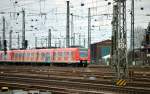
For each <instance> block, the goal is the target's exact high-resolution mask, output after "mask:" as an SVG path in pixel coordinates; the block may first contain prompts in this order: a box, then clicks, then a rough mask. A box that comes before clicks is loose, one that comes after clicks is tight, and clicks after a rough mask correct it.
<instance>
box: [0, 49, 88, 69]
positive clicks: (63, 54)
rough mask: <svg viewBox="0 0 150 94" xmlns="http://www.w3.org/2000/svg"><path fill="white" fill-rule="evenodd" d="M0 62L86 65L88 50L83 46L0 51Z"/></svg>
mask: <svg viewBox="0 0 150 94" xmlns="http://www.w3.org/2000/svg"><path fill="white" fill-rule="evenodd" d="M0 62H10V63H17V64H18V63H19V64H25V63H26V64H27V63H30V64H31V63H34V64H51V63H52V64H75V65H81V66H82V65H84V66H87V65H88V64H89V63H90V50H88V49H85V48H57V49H30V50H10V51H7V54H6V55H5V54H4V51H0Z"/></svg>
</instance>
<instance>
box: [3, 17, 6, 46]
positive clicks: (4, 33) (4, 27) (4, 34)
mask: <svg viewBox="0 0 150 94" xmlns="http://www.w3.org/2000/svg"><path fill="white" fill-rule="evenodd" d="M5 27H6V26H5V17H4V16H3V49H4V41H5V40H6V38H5V32H6V31H5Z"/></svg>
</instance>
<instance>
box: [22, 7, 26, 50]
mask: <svg viewBox="0 0 150 94" xmlns="http://www.w3.org/2000/svg"><path fill="white" fill-rule="evenodd" d="M22 49H25V10H24V9H22Z"/></svg>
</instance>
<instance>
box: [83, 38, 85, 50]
mask: <svg viewBox="0 0 150 94" xmlns="http://www.w3.org/2000/svg"><path fill="white" fill-rule="evenodd" d="M83 41H84V48H85V37H84V39H83Z"/></svg>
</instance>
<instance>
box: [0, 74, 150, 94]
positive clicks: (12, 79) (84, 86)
mask: <svg viewBox="0 0 150 94" xmlns="http://www.w3.org/2000/svg"><path fill="white" fill-rule="evenodd" d="M4 79H5V80H4ZM0 81H1V82H3V81H6V82H8V83H16V81H17V84H18V85H19V84H27V83H28V84H29V83H30V84H29V85H30V88H31V87H34V88H36V89H39V88H38V86H39V85H40V86H41V87H42V86H49V87H54V86H55V87H65V88H66V89H68V88H69V89H77V90H85V91H88V92H90V91H92V92H93V91H95V92H101V91H103V90H105V91H115V92H118V93H131V94H132V93H136V94H137V92H138V93H139V94H141V93H144V94H148V92H150V88H149V86H150V84H147V85H148V86H147V87H146V86H145V87H144V88H143V87H135V86H134V87H133V86H126V87H117V86H114V85H113V83H112V81H111V80H99V81H93V82H92V81H90V80H87V81H86V80H81V79H80V80H79V79H73V78H72V80H71V79H69V80H68V79H66V80H64V79H63V80H60V79H55V80H54V79H50V78H40V77H36V78H33V77H26V76H24V78H23V77H22V76H21V77H19V76H16V75H15V76H0ZM129 84H132V85H133V82H132V83H129ZM36 85H37V86H36ZM136 85H137V83H136ZM141 85H143V83H138V86H141ZM43 88H44V87H43ZM45 89H46V88H45ZM47 89H48V88H47Z"/></svg>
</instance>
